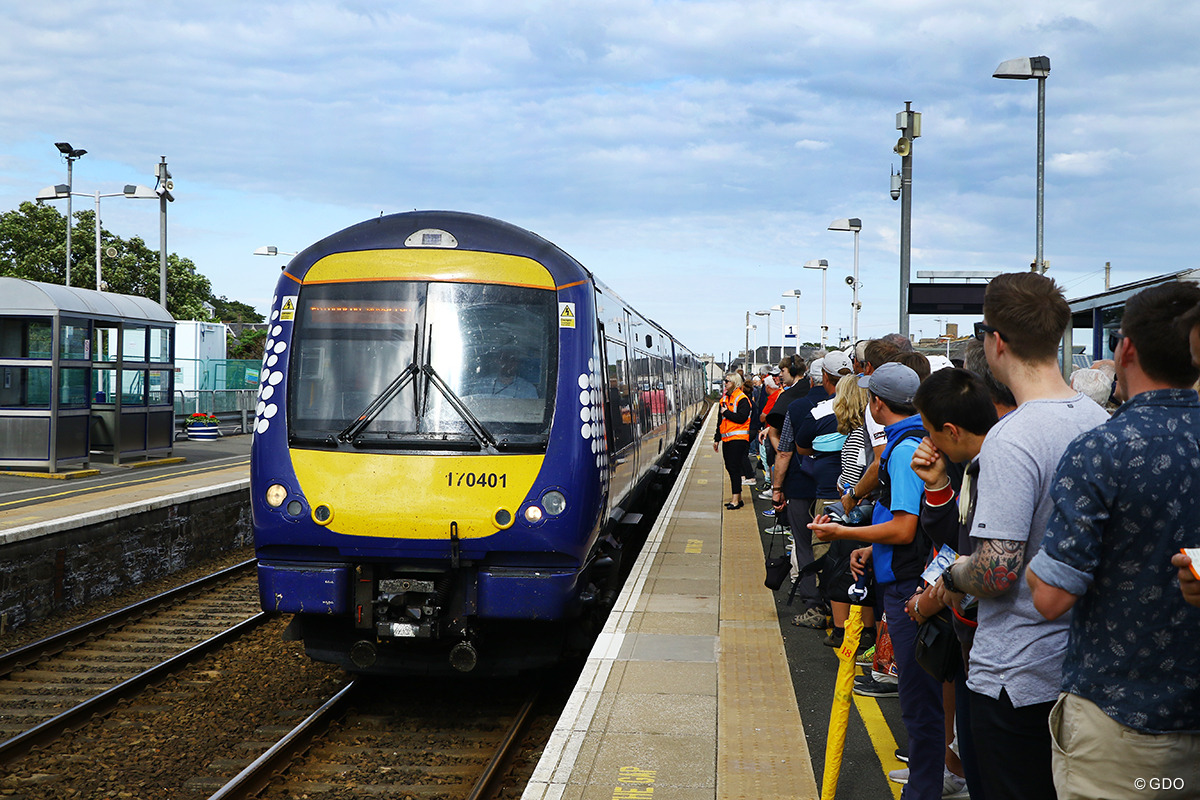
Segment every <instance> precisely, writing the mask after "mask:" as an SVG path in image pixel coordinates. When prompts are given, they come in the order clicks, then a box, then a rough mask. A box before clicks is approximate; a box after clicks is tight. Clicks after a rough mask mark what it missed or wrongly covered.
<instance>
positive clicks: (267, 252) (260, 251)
mask: <svg viewBox="0 0 1200 800" xmlns="http://www.w3.org/2000/svg"><path fill="white" fill-rule="evenodd" d="M254 255H256V256H294V255H296V254H295V253H285V252H283V251H282V250H280V249H279V248H278V247H276V246H275V245H273V244H269V245H267V246H266V247H256V248H255V249H254ZM280 269H287V264H284V265H283V266H282V267H280Z"/></svg>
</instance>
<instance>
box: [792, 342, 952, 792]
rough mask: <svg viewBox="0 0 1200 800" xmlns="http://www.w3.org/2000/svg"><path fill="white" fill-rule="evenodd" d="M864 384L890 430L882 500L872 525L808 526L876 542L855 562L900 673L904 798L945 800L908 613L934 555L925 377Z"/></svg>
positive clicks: (938, 707)
mask: <svg viewBox="0 0 1200 800" xmlns="http://www.w3.org/2000/svg"><path fill="white" fill-rule="evenodd" d="M858 383H859V386H862V387H864V388H866V389H867V390H868V391H869V392H870V404H869V408H870V409H871V414H872V416H874V418H875V419H876V420H877V421H879V422H882V423H883V424H884V426H885V430H886V431H887V442H888V443H887V446H886V447H885V448H884V450H883V455H882V456H881V457H880V464H879V481H880V490H881V497H880V501H879V502H878V503H876V504H875V511H874V514H873V515H872V518H871V524H870V525H868V526H866V527H862V528H850V527H847V526H844V525H840V524H838V523H835V522H832V521H831V520H830V518H829V517H828V516H826V515H821V516H820V517H818V518H817V519H816V520H814V521H813V523H812V524H811V525H810V526H809V527H810V528H812V530H813V531H814V532H815V533H816V535H817V538H819V539H821V540H822V541H834V540H836V539H851V540H857V541H862V542H871V546H870V547H864V548H861V549H859V550H856V551H855V552H854V556H853V557H852V563H853V564H854V565H855V570H856V572H858V571H862V570H865V569H866V568H867V563H868V562H870V564H871V565H872V566H873V568H874V570H875V585H876V589H877V590H878V591H879V593H880V594H881V595H882V597H883V606H884V610H885V611H886V612H887V621H888V632H889V633H890V635H891V637H892V648H893V650H894V652H895V658H896V668H897V671H898V672H899V675H898V677H899V689H900V717H901V719H902V720H903V721H904V727H905V729H906V730H907V731H908V768H909V778H908V784H907V785H906V786H905V787H904V793H903V795H902V796H903V797H905V798H908V800H921V799H922V798H940V797H941V796H942V788H943V768H944V765H945V727H944V712H943V710H942V687H941V684H939V683H938V682H937V681H936V680H934V679H933V677H932V676H931V675H930V674H929V673H927V672H926V671H925V670H923V669H922V668H921V667H920V665H919V664H917V659H916V642H917V625H916V623H915V622H913V621H912V619H911V618H910V617H909V616H908V614H907V613H906V612H905V610H904V607H905V604H906V603H907V602H908V599H909V598H910V597H912V595H913V593H914V592H915V591H916V589H917V585H918V583H919V582H920V579H921V571H922V570H923V569H924V566H925V557H926V555H927V554H928V552H929V540H928V539H927V538H926V537H925V535H924V533H922V531H921V529H920V526H919V524H918V523H919V521H920V514H921V497H922V495H923V493H924V491H925V482H924V481H923V480H921V478H919V477H917V474H916V473H915V472H913V469H912V457H913V453H914V452H916V449H917V446H918V445H920V443H921V439H922V438H923V437H924V436H925V429H924V428H923V427H922V425H921V416H920V415H919V414H918V413H917V410H916V408H914V407H913V405H912V399H913V396H914V395H915V394H916V393H917V387H918V386H919V385H920V379H919V378H918V377H917V373H916V372H914V371H913V370H911V369H909V368H908V367H906V366H904V365H903V364H897V363H895V362H889V363H887V364H884V365H882V366H881V367H879V369H877V370H875V372H873V373H872V374H870V375H865V376H863V377H862V378H859V381H858Z"/></svg>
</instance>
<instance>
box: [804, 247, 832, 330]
mask: <svg viewBox="0 0 1200 800" xmlns="http://www.w3.org/2000/svg"><path fill="white" fill-rule="evenodd" d="M804 268H805V269H819V270H821V349H822V350H824V349H826V348H825V340H826V338H827V335H826V334H827V332H828V331H829V326H828V325H826V324H825V296H826V295H825V288H826V285H825V279H826V278H827V277H828V276H829V262H828V261H826V260H825V259H823V258H814V259H813V260H812V261H806V262H804Z"/></svg>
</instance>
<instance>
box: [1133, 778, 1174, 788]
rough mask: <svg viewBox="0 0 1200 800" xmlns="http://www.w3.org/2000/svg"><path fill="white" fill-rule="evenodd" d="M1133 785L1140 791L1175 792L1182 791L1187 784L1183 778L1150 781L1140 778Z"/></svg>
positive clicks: (1152, 779) (1151, 779)
mask: <svg viewBox="0 0 1200 800" xmlns="http://www.w3.org/2000/svg"><path fill="white" fill-rule="evenodd" d="M1133 785H1134V786H1135V787H1136V788H1138V789H1153V790H1155V791H1158V790H1163V789H1165V790H1168V791H1170V790H1172V789H1173V790H1175V791H1182V790H1183V787H1184V786H1186V785H1187V784H1186V782H1185V781H1184V780H1183V778H1150V779H1149V780H1146V779H1145V778H1138V779H1137V780H1135V781H1134V782H1133Z"/></svg>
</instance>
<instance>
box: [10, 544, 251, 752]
mask: <svg viewBox="0 0 1200 800" xmlns="http://www.w3.org/2000/svg"><path fill="white" fill-rule="evenodd" d="M253 567H254V561H252V560H251V561H246V562H243V563H241V564H237V565H235V566H233V567H230V568H228V569H225V570H221V571H220V572H217V573H214V574H213V575H210V576H208V577H207V578H202V579H200V580H197V581H193V582H191V583H189V584H186V585H184V586H182V587H179V588H177V589H173V590H171V591H169V592H165V593H163V594H160V595H157V596H156V597H153V598H150V599H148V600H144V601H142V602H140V603H136V604H134V605H132V606H129V607H127V608H125V609H121V610H119V611H115V612H113V613H111V614H107V615H105V616H103V617H100V618H99V619H97V620H94V621H91V622H88V623H85V624H82V625H78V626H76V627H74V628H71V629H69V630H67V631H64V632H62V633H60V634H57V635H55V636H52V637H49V638H47V639H43V640H41V641H38V642H33V643H32V644H29V645H26V646H25V647H21V648H18V649H16V650H12V651H9V652H7V653H4V654H2V655H0V764H5V763H8V762H9V761H11V760H13V759H15V758H18V757H20V756H21V755H23V754H25V753H27V752H28V751H29V750H30V748H32V747H34V746H44V745H46V744H48V743H50V742H53V741H54V740H55V739H57V738H58V737H59V736H61V735H62V734H63V733H65V732H66V731H68V730H70V729H72V728H75V727H78V726H80V725H82V724H84V723H85V722H86V721H87V720H88V719H90V718H92V717H93V716H95V715H97V714H100V713H103V712H105V711H108V710H110V709H111V708H113V707H114V706H115V705H116V704H117V703H119V702H120V701H121V700H123V699H125V698H128V697H131V696H133V695H135V694H137V693H138V692H140V691H142V690H143V689H144V688H145V687H146V686H148V685H150V684H152V683H154V682H155V681H158V680H160V679H161V678H163V677H164V676H166V675H168V674H170V673H171V672H173V671H175V670H177V669H179V668H180V667H181V666H183V665H185V664H187V663H190V662H191V661H193V660H194V659H196V658H199V657H200V656H202V655H204V654H205V653H208V652H211V651H212V650H213V649H215V648H217V647H220V646H221V645H222V644H224V643H226V642H228V641H231V640H233V639H236V638H238V637H239V636H242V635H243V634H245V633H246V632H247V631H249V630H251V629H253V628H254V627H257V626H258V625H259V624H261V623H262V622H263V621H265V620H266V619H267V615H265V614H263V613H261V612H260V611H259V609H258V596H257V590H256V587H255V580H254V570H253Z"/></svg>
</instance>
